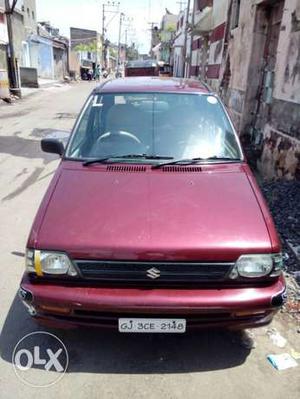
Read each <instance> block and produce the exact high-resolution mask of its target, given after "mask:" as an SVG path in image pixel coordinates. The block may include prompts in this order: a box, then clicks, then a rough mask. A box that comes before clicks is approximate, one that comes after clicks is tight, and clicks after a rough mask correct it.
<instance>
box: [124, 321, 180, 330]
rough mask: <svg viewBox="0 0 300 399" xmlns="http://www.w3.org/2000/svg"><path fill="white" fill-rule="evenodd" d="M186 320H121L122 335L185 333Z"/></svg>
mask: <svg viewBox="0 0 300 399" xmlns="http://www.w3.org/2000/svg"><path fill="white" fill-rule="evenodd" d="M185 330H186V320H185V319H136V318H134V319H128V318H121V319H119V332H122V333H184V332H185Z"/></svg>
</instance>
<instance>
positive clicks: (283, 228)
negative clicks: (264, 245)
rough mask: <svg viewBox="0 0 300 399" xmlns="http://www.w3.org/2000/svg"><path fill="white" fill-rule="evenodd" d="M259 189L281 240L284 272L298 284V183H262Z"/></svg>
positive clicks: (299, 215) (299, 247) (299, 254)
mask: <svg viewBox="0 0 300 399" xmlns="http://www.w3.org/2000/svg"><path fill="white" fill-rule="evenodd" d="M261 188H262V192H263V194H264V196H265V198H266V200H267V203H268V205H269V208H270V210H271V213H272V215H273V218H274V221H275V224H276V227H277V231H278V232H279V234H280V237H281V240H282V246H283V252H284V257H285V267H286V270H287V272H289V273H291V274H292V275H294V277H295V278H296V280H297V281H298V279H299V281H298V282H299V283H300V181H297V180H293V181H283V180H279V181H275V182H262V183H261Z"/></svg>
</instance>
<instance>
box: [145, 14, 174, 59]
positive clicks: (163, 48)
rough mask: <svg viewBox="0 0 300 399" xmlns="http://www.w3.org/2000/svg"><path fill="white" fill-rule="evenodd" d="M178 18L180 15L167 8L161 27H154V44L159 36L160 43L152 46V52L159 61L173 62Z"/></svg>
mask: <svg viewBox="0 0 300 399" xmlns="http://www.w3.org/2000/svg"><path fill="white" fill-rule="evenodd" d="M177 20H178V15H175V14H172V13H171V12H170V11H169V10H167V9H166V13H165V15H164V16H163V17H162V21H161V24H160V29H159V30H158V31H157V29H156V27H154V28H153V32H152V44H154V40H155V38H157V37H158V38H159V43H157V44H156V45H155V46H154V47H152V49H151V51H150V52H151V54H153V56H154V58H155V59H156V60H157V61H158V62H159V61H161V62H164V63H167V64H171V63H173V41H174V38H175V33H176V25H177Z"/></svg>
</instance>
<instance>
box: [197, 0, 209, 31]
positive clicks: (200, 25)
mask: <svg viewBox="0 0 300 399" xmlns="http://www.w3.org/2000/svg"><path fill="white" fill-rule="evenodd" d="M202 3H209V4H211V3H212V2H210V1H208V0H207V1H205V2H204V1H203V2H202ZM212 29H213V8H212V6H206V7H205V8H203V9H202V11H197V12H196V14H195V25H194V29H193V31H194V34H196V35H202V34H206V33H208V32H210V31H211V30H212Z"/></svg>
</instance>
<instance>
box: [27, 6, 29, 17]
mask: <svg viewBox="0 0 300 399" xmlns="http://www.w3.org/2000/svg"><path fill="white" fill-rule="evenodd" d="M27 17H28V18H30V10H29V8H27Z"/></svg>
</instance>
